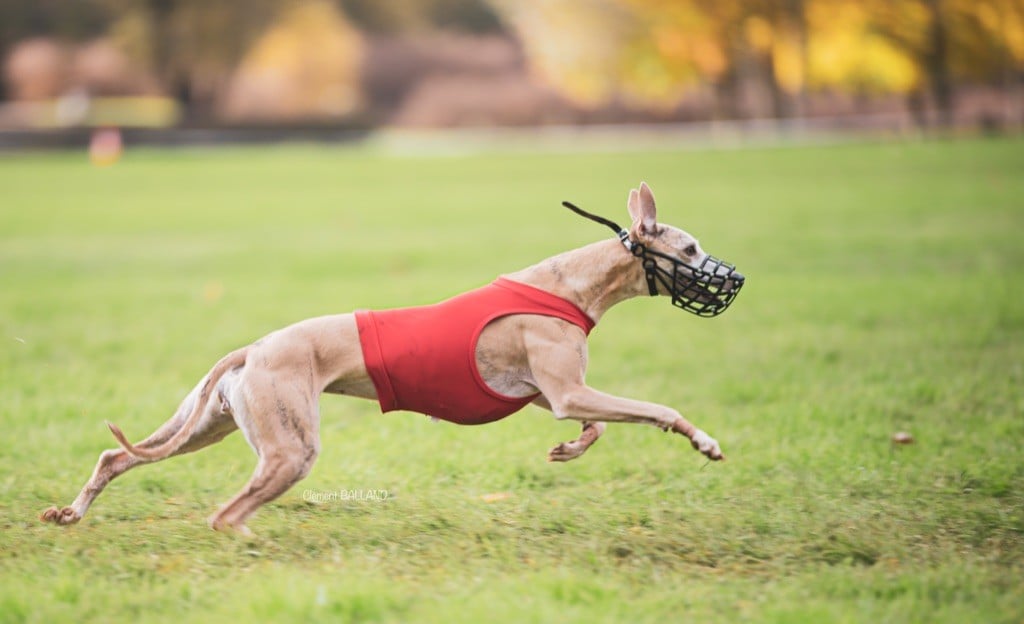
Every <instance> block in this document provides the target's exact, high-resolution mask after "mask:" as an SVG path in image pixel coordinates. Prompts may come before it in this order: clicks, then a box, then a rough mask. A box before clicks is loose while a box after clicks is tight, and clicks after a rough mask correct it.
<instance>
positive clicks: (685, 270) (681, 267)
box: [634, 249, 746, 317]
mask: <svg viewBox="0 0 1024 624" xmlns="http://www.w3.org/2000/svg"><path fill="white" fill-rule="evenodd" d="M634 253H636V252H634ZM637 255H640V256H641V257H642V258H643V259H644V271H645V272H646V274H647V282H648V286H649V287H650V290H651V294H652V295H654V294H657V291H656V289H655V288H654V282H655V281H657V282H660V283H661V286H662V287H663V288H664V289H665V290H666V291H668V293H669V294H670V295H671V296H672V305H674V306H676V307H679V308H682V309H684V310H686V311H687V312H691V313H693V314H696V315H697V316H702V317H712V316H718V315H719V314H721V313H722V312H725V310H726V308H728V307H729V305H731V304H732V302H733V300H734V299H736V295H737V294H739V292H740V289H741V288H742V287H743V284H744V282H745V281H746V278H745V277H744V276H743V274H742V273H740V272H739V271H737V270H736V265H733V264H729V263H728V262H725V261H724V260H720V259H718V258H716V257H714V256H706V257H705V258H704V260H703V261H702V262H701V263H700V265H698V266H693V265H690V264H687V263H685V262H683V261H682V260H679V259H678V258H673V257H671V256H668V255H665V254H661V253H658V252H655V251H651V250H649V249H645V250H643V251H642V252H641V253H640V254H637ZM650 256H658V257H660V258H662V259H663V260H667V261H668V262H670V263H671V266H672V269H671V271H668V270H666V269H665V268H663V267H662V266H660V265H659V264H658V263H657V262H656V261H655V259H654V258H651V257H650Z"/></svg>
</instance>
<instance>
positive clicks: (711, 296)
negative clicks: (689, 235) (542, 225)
mask: <svg viewBox="0 0 1024 624" xmlns="http://www.w3.org/2000/svg"><path fill="white" fill-rule="evenodd" d="M562 205H563V206H565V207H566V208H568V209H569V210H572V211H573V212H575V213H576V214H578V215H580V216H582V217H586V218H587V219H590V220H591V221H596V222H597V223H600V224H602V225H606V226H608V227H610V228H611V229H612V231H614V232H615V233H616V234H617V235H618V237H619V240H620V241H622V244H623V245H624V246H625V247H626V249H628V250H629V252H630V253H631V254H633V255H634V256H636V257H637V258H639V259H640V261H641V262H642V263H643V267H644V276H645V277H646V278H647V290H648V292H649V293H650V294H651V296H652V297H653V296H655V295H659V294H661V293H660V292H659V291H658V285H659V284H660V285H661V287H662V288H663V289H664V291H665V292H666V293H667V294H669V295H671V296H672V305H674V306H676V307H679V308H682V309H684V310H686V311H687V312H692V313H693V314H696V315H697V316H702V317H705V318H710V317H712V316H718V315H719V314H721V313H722V312H725V310H726V308H728V307H729V305H731V304H732V302H733V300H734V299H736V295H737V294H739V292H740V289H741V288H742V287H743V282H744V277H743V275H742V274H740V273H737V272H736V266H735V265H733V264H729V263H728V262H725V261H723V260H719V259H718V258H716V257H714V256H705V257H704V260H703V261H701V263H700V265H699V266H693V265H692V264H687V263H686V262H683V261H682V260H680V259H679V258H674V257H672V256H670V255H668V254H663V253H661V252H660V251H652V250H650V249H648V248H647V247H646V246H644V245H642V244H640V243H637V242H634V241H632V240H630V238H629V232H627V231H626V230H624V229H622V228H621V227H619V226H618V224H617V223H615V222H614V221H610V220H608V219H605V218H604V217H599V216H597V215H594V214H590V213H589V212H587V211H585V210H583V209H582V208H579V207H577V206H576V205H574V204H572V203H571V202H567V201H564V202H562ZM659 260H660V261H661V262H662V264H664V265H666V266H669V267H671V270H669V269H666V268H664V267H663V266H662V264H659V263H658V261H659Z"/></svg>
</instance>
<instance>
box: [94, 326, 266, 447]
mask: <svg viewBox="0 0 1024 624" xmlns="http://www.w3.org/2000/svg"><path fill="white" fill-rule="evenodd" d="M248 353H249V347H248V346H245V347H242V348H241V349H237V350H235V351H232V352H231V353H229V354H227V355H225V356H224V357H223V358H221V360H220V361H219V362H217V363H216V364H214V365H213V368H211V369H210V372H209V373H207V375H206V381H204V382H203V385H202V387H201V388H200V389H199V395H198V396H196V401H195V405H193V406H192V412H191V413H190V414H189V415H188V417H187V418H186V419H185V422H184V423H183V424H182V425H181V429H178V431H176V432H175V433H174V435H172V436H171V437H170V438H168V439H167V441H165V442H164V443H163V444H160V445H159V446H154V447H153V448H140V447H138V446H135V445H134V444H132V443H131V442H129V441H128V438H126V437H125V435H124V432H122V431H121V429H120V427H118V426H117V425H115V424H114V423H112V422H110V421H107V427H109V428H110V433H112V434H114V438H115V439H117V443H118V444H120V445H121V448H123V449H124V450H126V451H128V452H129V453H130V454H132V455H134V456H135V457H138V458H139V459H145V460H149V461H157V460H160V459H164V458H167V457H170V456H171V455H172V454H173V453H174V452H175V451H177V450H178V449H179V448H181V445H182V444H184V443H185V441H186V440H188V439H189V437H190V436H191V435H192V432H193V431H195V428H196V425H197V424H198V423H199V421H200V419H201V418H202V415H203V411H204V410H205V409H206V405H207V403H209V402H210V395H211V394H213V389H214V388H215V387H216V386H217V382H218V381H220V378H221V377H223V376H224V373H226V372H228V371H229V370H231V369H233V368H237V367H239V366H242V365H243V364H245V357H246V355H248Z"/></svg>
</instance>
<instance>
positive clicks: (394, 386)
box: [41, 183, 744, 534]
mask: <svg viewBox="0 0 1024 624" xmlns="http://www.w3.org/2000/svg"><path fill="white" fill-rule="evenodd" d="M565 205H566V206H567V207H569V208H571V209H572V210H574V211H576V212H577V213H579V214H581V215H583V216H585V217H587V218H590V219H593V220H595V221H598V222H599V223H602V224H604V225H607V226H609V227H611V228H612V229H613V230H614V231H615V232H616V234H617V235H618V238H617V239H607V240H603V241H600V242H597V243H592V244H590V245H587V246H585V247H582V248H579V249H575V250H572V251H568V252H565V253H562V254H560V255H557V256H554V257H551V258H548V259H546V260H543V261H541V262H540V263H538V264H536V265H533V266H531V267H529V268H526V269H523V270H521V271H518V272H515V273H510V274H508V275H505V276H503V277H501V278H499V279H498V280H497V281H496V282H494V283H493V284H491V285H489V286H485V287H483V288H481V289H478V290H475V291H470V292H469V293H465V294H463V295H460V296H458V297H455V298H453V299H451V300H448V301H446V302H442V303H441V304H437V305H434V306H423V307H419V308H405V309H402V310H385V311H382V312H365V311H357V312H354V313H349V314H337V315H332V316H323V317H318V318H312V319H308V320H304V321H301V322H299V323H296V324H294V325H291V326H289V327H285V328H284V329H281V330H278V331H275V332H273V333H271V334H269V335H267V336H265V337H264V338H262V339H260V340H258V341H256V342H255V343H253V344H251V345H248V346H245V347H242V348H241V349H238V350H236V351H233V352H231V353H229V354H228V355H226V356H225V357H224V358H222V359H221V360H220V361H219V362H217V364H216V365H214V367H213V369H211V370H210V372H209V373H208V374H207V375H206V376H205V377H204V378H203V379H202V380H201V381H200V382H199V384H198V385H197V386H196V387H195V388H194V389H193V390H192V391H191V392H190V393H189V394H188V396H186V397H185V399H184V401H183V402H182V403H181V405H180V406H179V407H178V410H177V412H176V413H175V415H174V417H172V418H171V419H170V420H169V421H167V422H166V423H164V424H163V425H162V426H161V427H160V428H159V429H158V430H157V431H156V432H155V433H153V434H152V435H151V436H149V437H148V438H146V439H145V440H143V441H142V442H139V443H137V444H132V443H130V442H129V441H128V440H127V438H126V437H125V436H124V434H123V433H122V432H121V430H120V429H119V428H117V427H116V426H115V425H113V424H111V423H107V424H108V426H109V427H110V430H111V432H112V433H113V434H114V437H115V438H116V439H117V441H118V443H119V444H120V446H121V448H118V449H111V450H106V451H103V453H101V454H100V457H99V461H98V463H97V464H96V468H95V470H94V471H93V474H92V477H90V479H89V481H88V482H87V483H86V484H85V487H83V488H82V491H81V493H79V495H78V498H76V499H75V501H74V502H73V503H72V504H71V505H70V506H68V507H63V508H57V507H51V508H50V509H47V510H46V511H44V512H43V513H42V516H41V519H42V520H44V521H48V522H54V523H56V524H63V525H66V524H73V523H75V522H78V521H79V520H81V519H82V517H83V516H84V515H85V513H86V511H87V510H88V509H89V506H90V505H91V504H92V502H93V501H94V500H95V498H96V496H98V495H99V494H100V492H102V491H103V489H104V488H105V487H106V486H107V484H108V483H110V481H111V480H112V479H114V478H115V477H117V476H119V475H121V474H123V473H124V472H125V471H127V470H129V469H131V468H134V467H135V466H138V465H139V464H145V463H152V462H156V461H159V460H161V459H166V458H168V457H171V456H174V455H180V454H183V453H189V452H192V451H197V450H199V449H201V448H203V447H205V446H208V445H210V444H213V443H214V442H218V441H220V440H221V439H223V438H224V437H225V436H226V435H228V434H229V433H231V432H232V431H234V430H235V429H241V430H242V434H243V435H244V436H245V439H246V441H247V442H248V443H249V444H250V445H251V446H252V448H253V449H254V450H255V451H256V455H257V457H258V461H257V465H256V471H255V474H254V475H253V476H252V478H251V479H250V481H249V483H248V484H247V485H246V486H245V487H244V488H243V489H242V490H241V491H240V492H239V493H238V494H237V495H235V497H234V498H232V499H231V500H230V501H228V502H227V503H226V504H225V505H224V506H223V507H221V508H220V510H219V511H217V512H216V513H215V514H213V515H212V516H211V517H210V519H209V523H210V526H211V527H212V528H214V529H217V530H227V529H233V530H236V531H239V532H242V533H245V534H248V533H249V529H248V528H247V527H246V525H245V522H246V520H247V519H248V518H249V517H250V516H251V515H252V514H253V513H254V512H255V511H256V510H257V508H259V507H260V506H261V505H263V504H264V503H267V502H268V501H271V500H273V499H275V498H277V497H278V496H280V495H281V494H283V493H284V492H285V491H287V490H288V488H290V487H291V486H293V485H294V484H295V483H296V482H298V481H299V480H300V479H302V478H304V477H305V476H306V475H307V474H308V473H309V471H310V469H311V468H312V466H313V463H314V462H315V461H316V458H317V455H318V454H319V453H320V439H319V428H320V418H319V411H318V397H319V395H320V394H321V393H323V392H329V393H333V394H345V395H351V396H356V397H361V398H365V399H376V400H378V401H379V402H380V405H381V409H382V411H390V410H392V409H409V410H413V411H419V412H422V413H424V414H427V415H430V416H433V417H436V418H442V419H445V420H449V421H453V422H457V423H463V424H481V423H484V422H491V421H493V420H497V419H499V418H503V417H504V416H507V415H508V414H510V413H513V412H515V411H518V410H519V409H520V408H522V407H523V406H525V405H526V404H527V403H533V404H535V405H539V406H540V407H542V408H545V409H547V410H550V411H551V412H552V413H553V414H554V416H555V418H557V419H572V420H576V421H581V422H582V426H583V430H582V433H581V434H580V436H579V438H577V439H575V440H572V441H569V442H563V443H561V444H559V445H557V446H555V447H554V448H552V449H551V450H550V451H549V452H548V460H549V461H560V462H564V461H569V460H571V459H575V458H577V457H579V456H580V455H582V454H583V453H584V452H585V451H586V450H587V449H588V448H589V447H590V446H591V445H593V444H594V442H596V441H597V439H598V438H599V437H600V436H601V434H602V433H604V430H605V423H609V422H626V423H641V424H647V425H654V426H656V427H659V428H661V429H663V430H665V431H673V432H675V433H678V434H681V435H684V436H686V437H687V438H688V439H689V440H690V443H691V444H692V446H693V447H694V448H695V449H696V450H698V451H699V452H701V453H703V454H704V455H706V456H707V457H708V458H710V459H712V460H721V459H724V456H723V455H722V451H721V449H720V448H719V445H718V442H716V441H715V440H714V439H713V438H711V437H710V436H709V435H708V434H706V433H705V432H703V431H701V430H700V429H698V428H697V427H695V426H694V425H693V424H691V423H690V422H689V421H688V420H686V419H685V418H684V417H683V416H682V415H680V413H679V412H678V411H676V410H675V409H673V408H671V407H666V406H664V405H658V404H656V403H648V402H645V401H637V400H633V399H625V398H620V397H617V396H612V395H609V394H605V393H603V392H600V391H598V390H595V389H593V388H591V387H589V386H588V385H587V384H586V383H585V382H584V372H585V370H586V367H587V342H586V338H587V333H588V332H589V330H590V329H591V328H592V327H593V325H594V323H596V322H597V321H599V320H600V319H601V317H602V316H603V315H604V313H605V312H606V311H607V310H608V309H609V308H610V307H611V306H613V305H615V304H617V303H619V302H621V301H624V300H626V299H630V298H633V297H636V296H639V295H644V294H649V295H665V296H669V297H671V298H672V302H673V304H675V305H677V306H678V307H680V308H682V309H685V310H687V311H690V312H693V313H695V314H697V315H699V316H705V317H707V316H715V315H717V314H719V313H721V312H722V311H723V310H725V308H726V307H728V306H729V304H730V303H731V302H732V301H733V299H734V298H735V296H736V294H737V292H739V289H740V287H741V286H742V285H743V282H744V278H743V276H742V275H741V274H739V273H737V272H736V270H735V267H734V266H733V265H730V264H727V263H725V262H723V261H721V260H719V259H717V258H714V257H713V256H710V255H708V254H707V253H705V252H704V251H703V249H701V246H700V243H698V241H697V239H696V238H694V237H693V236H691V235H690V234H688V233H686V232H684V231H682V230H680V229H678V228H675V227H672V226H669V225H663V224H659V223H658V222H657V220H656V210H655V203H654V195H653V194H652V193H651V189H650V188H649V187H648V186H647V185H646V184H643V183H641V185H640V188H639V189H633V190H631V191H630V192H629V199H628V202H627V207H628V210H629V215H630V217H631V218H632V225H631V226H630V228H629V230H628V231H627V230H624V229H622V228H619V227H618V226H617V225H615V224H614V223H613V222H611V221H609V220H607V219H603V218H601V217H596V216H594V215H591V214H589V213H586V212H584V211H582V210H580V209H579V208H577V207H575V206H573V205H572V204H569V203H568V202H566V203H565ZM448 330H451V335H452V336H455V337H454V338H452V337H451V336H450V335H449V331H448Z"/></svg>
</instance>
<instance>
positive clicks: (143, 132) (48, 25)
mask: <svg viewBox="0 0 1024 624" xmlns="http://www.w3.org/2000/svg"><path fill="white" fill-rule="evenodd" d="M0 64H2V81H0V145H6V146H19V145H26V144H27V145H62V144H76V143H78V142H79V141H81V140H82V137H83V135H89V134H90V133H92V132H93V131H94V129H96V128H110V127H116V128H122V129H125V131H126V132H131V133H133V135H132V136H133V138H134V140H137V141H140V142H146V141H150V142H156V143H159V142H179V141H182V142H204V141H211V142H217V141H229V140H248V139H255V140H259V139H261V138H263V139H272V138H276V137H286V138H287V137H294V136H298V137H308V138H322V139H338V138H354V137H359V136H362V135H363V134H365V133H367V132H370V131H372V130H374V129H378V128H382V127H387V128H400V129H424V128H452V127H471V128H497V127H500V128H506V127H537V126H545V127H567V126H569V127H572V126H602V127H605V126H607V125H612V124H634V125H637V124H663V123H674V124H677V125H679V126H680V127H701V126H702V125H703V126H708V127H710V126H713V125H716V124H717V125H718V126H721V125H723V124H725V125H728V124H735V125H738V126H739V127H741V128H748V129H756V128H764V127H768V128H774V129H778V128H784V129H786V131H792V132H800V131H801V130H804V131H807V130H809V129H811V130H813V129H846V130H854V131H864V130H869V131H870V130H875V131H885V132H892V131H895V132H919V131H921V130H934V129H948V128H955V129H958V130H964V129H968V130H981V131H984V132H990V133H996V132H1016V131H1019V129H1020V128H1021V126H1022V124H1024V84H1022V79H1024V0H546V1H544V2H516V1H514V0H388V1H386V2H380V1H376V0H3V2H2V3H0ZM659 127H660V126H659ZM108 139H109V140H111V141H114V142H116V141H117V140H119V137H117V136H115V137H113V138H110V137H108Z"/></svg>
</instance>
